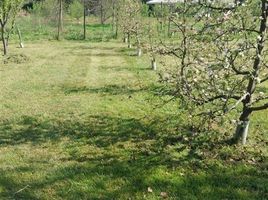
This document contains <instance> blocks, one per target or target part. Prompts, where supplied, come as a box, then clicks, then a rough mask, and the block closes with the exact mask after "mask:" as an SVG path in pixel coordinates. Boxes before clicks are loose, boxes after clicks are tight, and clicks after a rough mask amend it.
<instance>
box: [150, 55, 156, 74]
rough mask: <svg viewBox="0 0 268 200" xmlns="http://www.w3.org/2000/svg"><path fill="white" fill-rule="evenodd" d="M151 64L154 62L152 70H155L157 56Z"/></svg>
mask: <svg viewBox="0 0 268 200" xmlns="http://www.w3.org/2000/svg"><path fill="white" fill-rule="evenodd" d="M151 64H152V70H154V71H155V70H156V69H157V68H156V60H155V58H153V59H152V61H151Z"/></svg>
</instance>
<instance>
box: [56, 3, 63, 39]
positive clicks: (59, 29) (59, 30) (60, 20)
mask: <svg viewBox="0 0 268 200" xmlns="http://www.w3.org/2000/svg"><path fill="white" fill-rule="evenodd" d="M62 4H63V3H62V0H59V19H58V35H57V39H58V40H60V39H61V32H62V29H63V28H62V18H63V5H62Z"/></svg>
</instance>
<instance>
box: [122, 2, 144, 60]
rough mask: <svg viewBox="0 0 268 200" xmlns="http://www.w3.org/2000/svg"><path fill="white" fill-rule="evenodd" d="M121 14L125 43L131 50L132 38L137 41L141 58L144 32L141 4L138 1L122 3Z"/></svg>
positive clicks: (138, 53)
mask: <svg viewBox="0 0 268 200" xmlns="http://www.w3.org/2000/svg"><path fill="white" fill-rule="evenodd" d="M122 3H123V4H122V8H121V13H120V18H121V20H120V21H121V27H122V31H123V34H124V38H125V41H127V42H128V47H129V48H131V41H130V39H131V37H134V39H135V40H136V41H135V42H136V46H137V55H138V56H141V53H142V52H141V39H142V35H143V31H144V26H143V21H142V20H143V19H142V18H141V3H140V2H139V1H138V0H135V1H133V0H132V1H131V0H125V1H123V2H122Z"/></svg>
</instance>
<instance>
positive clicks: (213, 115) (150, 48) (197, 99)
mask: <svg viewBox="0 0 268 200" xmlns="http://www.w3.org/2000/svg"><path fill="white" fill-rule="evenodd" d="M3 2H4V3H3ZM20 3H21V1H19V0H3V1H2V3H1V4H0V5H1V11H0V13H1V15H0V23H1V27H2V28H1V32H2V41H3V46H4V54H6V43H7V39H8V34H7V36H5V30H6V28H5V27H6V25H7V24H10V26H11V27H13V25H14V22H15V16H16V14H17V12H18V10H19V7H20ZM81 5H82V6H81ZM57 6H58V20H59V21H58V39H60V33H61V30H62V16H63V15H62V12H63V0H58V4H57ZM82 7H83V9H81V8H82ZM96 7H98V8H101V9H100V10H99V11H100V18H101V22H103V23H104V21H105V19H106V18H110V19H112V20H111V23H112V24H113V27H114V28H113V30H114V33H115V36H116V37H118V35H120V34H121V35H122V36H123V38H124V41H125V42H127V43H128V47H129V48H131V46H132V45H133V44H134V45H135V46H136V48H137V55H138V56H141V54H142V49H143V50H145V51H147V52H149V55H150V57H151V60H152V67H153V69H156V59H158V60H162V57H164V56H169V57H170V58H172V60H175V61H176V63H177V64H176V65H174V66H172V65H171V64H170V63H166V66H168V68H167V69H166V70H165V73H166V74H168V76H165V77H164V78H163V80H162V81H163V82H165V83H166V84H167V85H170V87H169V88H172V90H173V91H172V92H171V94H172V95H173V96H174V97H178V98H180V99H181V100H182V102H183V103H184V105H185V107H186V108H188V109H189V113H190V117H189V119H191V118H192V119H193V120H195V119H196V117H201V118H202V119H206V120H208V123H209V124H212V123H215V122H219V121H220V119H221V120H222V119H226V116H227V117H231V118H232V119H237V120H236V124H237V128H236V132H235V134H234V137H233V142H234V143H238V142H241V141H242V143H243V144H245V143H246V138H247V135H248V130H249V122H250V117H251V115H252V113H254V112H257V111H260V110H265V109H267V108H268V103H267V100H268V94H267V90H265V89H263V88H264V87H265V86H264V83H265V82H267V81H268V65H267V61H268V58H267V57H268V52H267V51H268V45H267V32H268V31H267V24H268V21H267V19H268V1H267V0H247V1H244V2H242V1H235V2H234V3H232V4H227V3H222V2H218V1H217V2H213V1H205V0H204V1H199V2H198V3H197V2H195V3H192V2H191V1H184V2H183V3H178V4H176V5H172V6H170V7H168V9H166V10H168V12H165V15H163V10H161V12H160V15H158V17H157V18H154V19H152V18H148V17H144V16H143V12H144V9H143V5H142V3H141V1H139V0H116V1H115V0H101V1H94V0H91V1H86V0H83V1H81V2H80V1H79V2H78V1H75V2H73V3H72V4H71V6H70V8H71V10H72V9H73V11H72V12H73V13H75V11H77V10H80V11H79V12H78V13H77V14H75V15H76V16H77V18H78V16H79V13H80V15H81V13H82V14H83V16H84V36H85V31H86V29H85V22H86V20H85V17H86V15H87V11H89V8H93V10H94V11H96V9H95V8H96ZM93 10H90V12H91V11H92V12H93ZM104 10H105V12H104ZM171 10H173V11H172V12H171ZM104 13H105V14H104ZM155 19H157V20H155ZM165 19H167V21H168V30H169V33H170V29H171V27H172V32H173V33H174V34H175V35H174V36H171V35H170V34H168V37H166V36H165V34H163V27H164V28H165V27H166V26H165V24H164V23H163V22H165V21H166V20H165ZM155 21H156V22H157V23H156V25H154V23H153V22H155ZM157 25H160V26H157ZM156 27H158V28H156ZM159 27H160V28H159ZM162 77H163V76H162ZM202 124H205V123H203V122H202Z"/></svg>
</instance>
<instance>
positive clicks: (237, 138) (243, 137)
mask: <svg viewBox="0 0 268 200" xmlns="http://www.w3.org/2000/svg"><path fill="white" fill-rule="evenodd" d="M250 114H251V110H250V109H249V108H247V107H246V104H244V109H243V112H242V114H241V116H240V118H239V122H238V124H237V127H236V132H235V134H234V137H233V143H234V144H242V145H245V144H246V143H247V136H248V129H249V116H250Z"/></svg>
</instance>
